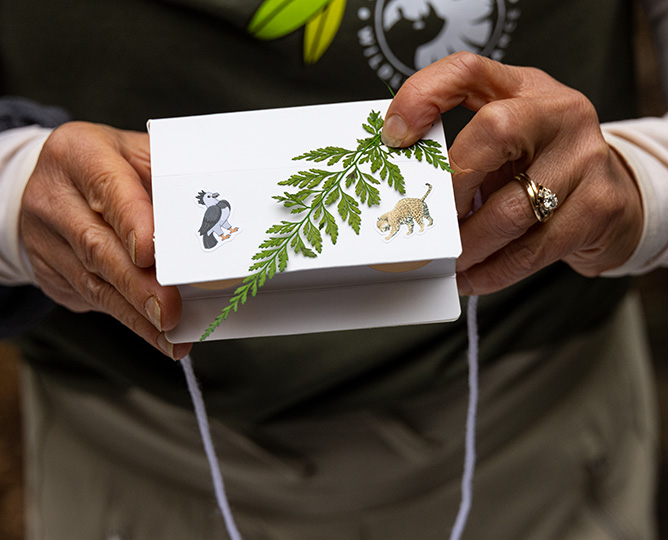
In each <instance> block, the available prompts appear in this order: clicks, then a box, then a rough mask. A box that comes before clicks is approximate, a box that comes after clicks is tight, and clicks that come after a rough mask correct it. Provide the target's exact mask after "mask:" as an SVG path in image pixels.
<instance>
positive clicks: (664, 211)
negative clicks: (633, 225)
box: [601, 118, 668, 277]
mask: <svg viewBox="0 0 668 540" xmlns="http://www.w3.org/2000/svg"><path fill="white" fill-rule="evenodd" d="M653 120H656V122H657V123H660V124H659V126H660V127H662V128H663V129H666V128H667V127H668V123H667V122H666V121H665V120H664V119H658V118H657V119H653ZM602 129H603V135H604V137H605V140H606V142H607V143H608V144H609V145H610V147H612V148H613V149H614V150H615V151H616V152H617V153H618V154H619V155H620V156H621V158H622V159H623V160H624V161H625V163H626V165H627V167H628V168H629V170H630V171H631V173H632V175H633V177H634V179H635V180H636V182H637V185H638V189H639V192H640V196H641V200H642V205H643V214H644V224H643V231H642V236H641V238H640V242H639V243H638V246H637V247H636V249H635V251H634V252H633V254H632V255H631V257H630V258H629V259H628V260H627V261H626V262H625V263H624V264H622V265H621V266H619V267H617V268H614V269H611V270H608V271H606V272H603V273H602V274H601V275H602V276H604V277H618V276H624V275H638V274H644V273H647V272H649V271H650V270H653V269H654V268H657V267H659V266H662V265H666V264H668V235H667V234H666V231H668V148H666V147H665V146H663V145H662V144H661V143H660V142H658V141H653V140H652V139H650V138H646V137H645V136H644V135H645V134H640V135H638V134H636V133H634V131H633V129H632V128H631V124H628V125H625V123H624V122H618V123H615V124H610V125H605V124H604V125H603V126H602Z"/></svg>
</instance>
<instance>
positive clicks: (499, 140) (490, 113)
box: [475, 100, 529, 162]
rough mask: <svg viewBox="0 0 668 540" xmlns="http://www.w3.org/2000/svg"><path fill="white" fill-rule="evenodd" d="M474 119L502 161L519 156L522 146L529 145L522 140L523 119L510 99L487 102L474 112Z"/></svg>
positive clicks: (511, 159)
mask: <svg viewBox="0 0 668 540" xmlns="http://www.w3.org/2000/svg"><path fill="white" fill-rule="evenodd" d="M475 121H476V122H477V123H478V127H479V129H480V130H481V132H483V133H485V140H486V141H488V142H487V144H488V145H489V146H491V147H493V149H494V151H495V153H496V154H497V155H498V156H499V157H500V158H502V159H503V160H504V162H505V161H514V160H516V159H518V158H520V157H521V156H522V154H523V152H524V147H525V146H529V145H528V144H526V142H525V141H523V140H522V137H521V133H522V123H523V120H522V119H521V118H520V116H519V115H518V111H517V109H516V108H515V107H514V105H513V102H511V101H508V100H500V101H492V102H490V103H487V104H486V105H484V106H483V107H482V108H481V109H480V110H479V111H478V112H477V113H476V120H475Z"/></svg>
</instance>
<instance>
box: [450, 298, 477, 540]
mask: <svg viewBox="0 0 668 540" xmlns="http://www.w3.org/2000/svg"><path fill="white" fill-rule="evenodd" d="M477 314H478V297H477V296H470V297H469V303H468V308H467V310H466V323H467V328H468V339H469V350H468V365H469V405H468V410H467V413H466V439H465V448H466V450H465V452H466V453H465V456H464V474H463V475H462V498H461V501H460V503H459V511H458V512H457V518H456V519H455V524H454V526H453V527H452V532H451V533H450V540H459V539H460V538H461V537H462V534H464V528H465V527H466V521H467V519H468V517H469V512H470V510H471V503H472V501H473V473H474V472H475V459H476V451H475V431H476V415H477V412H478V317H477Z"/></svg>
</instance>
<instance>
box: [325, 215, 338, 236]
mask: <svg viewBox="0 0 668 540" xmlns="http://www.w3.org/2000/svg"><path fill="white" fill-rule="evenodd" d="M324 219H325V223H326V224H325V234H328V235H329V237H330V238H331V239H332V244H336V241H337V240H338V238H339V226H338V225H337V224H336V219H335V218H334V216H333V215H332V214H330V213H329V212H328V211H327V210H325V215H324Z"/></svg>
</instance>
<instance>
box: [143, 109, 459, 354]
mask: <svg viewBox="0 0 668 540" xmlns="http://www.w3.org/2000/svg"><path fill="white" fill-rule="evenodd" d="M389 103H390V100H381V101H371V102H368V101H367V102H356V103H346V104H333V105H320V106H310V107H298V108H285V109H272V110H266V111H250V112H240V113H226V114H217V115H206V116H197V117H184V118H172V119H162V120H151V121H150V123H149V133H150V138H151V164H152V176H153V204H154V217H155V231H156V232H155V248H156V269H157V277H158V281H159V282H160V283H161V284H163V285H184V284H191V283H200V282H210V281H216V280H224V279H229V278H240V277H244V276H246V275H248V274H249V266H250V264H251V263H252V256H253V255H254V254H255V253H256V252H257V251H258V246H259V245H260V243H261V242H262V241H263V240H265V239H266V238H268V234H267V233H266V231H267V229H268V228H269V227H270V226H271V225H274V224H277V223H280V222H281V221H282V220H288V221H295V220H296V218H295V216H293V215H291V214H290V213H289V211H288V210H286V209H285V208H284V207H283V205H282V204H281V203H279V202H277V201H275V200H274V199H273V198H272V196H273V195H281V194H282V193H283V191H290V192H294V191H296V189H295V188H293V187H291V186H285V187H281V186H278V182H279V181H281V180H285V179H288V178H289V177H290V176H291V175H292V174H295V173H297V172H299V171H305V170H308V169H311V168H319V169H326V168H327V164H326V162H321V163H315V162H309V161H305V160H300V161H295V160H293V158H294V157H295V156H298V155H301V154H303V153H305V152H308V151H311V150H315V149H317V148H321V147H326V146H339V147H343V148H346V149H349V150H354V149H355V148H356V146H357V139H362V138H367V137H369V136H370V135H369V133H368V132H366V131H365V130H364V129H363V128H362V123H365V122H366V121H367V117H368V116H369V113H370V112H371V111H372V110H374V111H378V112H380V115H381V118H382V117H384V115H385V111H386V109H387V106H388V105H389ZM425 138H429V139H433V140H436V141H438V142H439V143H441V145H442V147H443V149H445V137H444V134H443V129H442V126H440V123H439V125H436V126H435V127H434V128H432V130H431V131H430V133H428V134H427V135H426V136H425ZM392 161H393V162H394V163H396V164H397V165H398V166H399V167H400V169H401V172H402V174H403V176H404V179H405V183H406V192H405V194H400V193H398V192H397V191H396V190H394V189H392V188H390V187H388V186H387V184H386V183H385V182H383V183H382V184H381V185H379V186H376V187H377V188H378V189H379V190H380V196H381V204H380V206H374V207H367V206H366V205H361V209H362V216H361V217H362V227H361V230H360V233H359V235H357V234H356V233H355V232H354V231H353V230H352V228H350V226H349V225H347V224H346V223H343V222H342V220H341V218H340V217H339V216H338V213H337V212H336V208H335V206H336V205H334V207H333V208H332V209H331V212H332V214H334V215H335V217H336V219H337V223H338V227H339V237H338V241H337V243H336V245H332V243H331V242H330V240H329V237H327V236H325V235H323V236H324V238H323V249H322V253H320V254H319V255H318V257H317V258H315V259H312V258H306V257H304V256H302V255H295V254H294V253H292V252H291V253H290V258H289V263H288V268H287V269H286V271H285V272H284V273H282V274H279V273H277V274H276V276H275V277H274V279H273V280H270V281H268V282H267V284H266V285H265V286H264V287H262V288H261V289H260V292H259V293H258V295H257V296H256V297H254V298H251V299H249V301H248V303H247V304H246V305H245V306H242V307H241V308H240V311H239V313H236V314H232V315H231V316H230V317H229V319H228V320H227V321H225V322H223V326H224V327H225V329H224V330H223V329H219V330H218V331H216V333H215V334H214V335H213V336H212V338H214V339H215V338H226V337H244V336H251V335H275V334H283V333H297V332H314V331H325V330H335V329H342V328H346V329H349V328H360V327H362V328H363V327H374V326H382V325H395V324H411V323H414V322H429V321H436V320H439V321H440V320H450V319H452V318H456V317H457V316H458V315H459V301H458V299H457V298H456V285H455V282H454V278H453V273H454V264H450V263H452V262H453V261H454V259H455V258H456V257H457V256H458V255H459V253H460V251H461V245H460V240H459V231H458V225H457V216H456V210H455V206H454V196H453V191H452V180H451V177H450V175H449V174H448V173H446V172H445V171H442V170H441V169H438V168H435V167H433V166H432V165H430V164H428V163H426V162H424V161H423V162H418V161H417V160H415V159H414V158H413V159H409V158H406V157H405V156H403V155H397V156H393V158H392ZM338 166H339V167H340V164H339V165H338ZM363 167H364V166H363ZM426 184H431V186H432V189H431V191H430V192H429V195H428V197H427V198H426V199H425V201H426V203H427V204H428V207H429V211H430V213H431V216H432V217H433V224H432V225H431V226H427V222H425V226H426V227H425V230H424V231H423V232H420V231H419V227H418V226H417V225H416V226H415V229H414V233H413V234H412V235H410V236H408V235H407V231H408V229H407V227H406V226H403V227H401V229H400V230H399V232H398V233H397V234H396V236H394V237H393V238H392V239H391V240H389V241H388V240H386V239H385V237H386V236H387V233H382V234H381V232H380V231H379V230H378V228H377V227H376V220H377V218H378V217H379V216H380V215H381V214H383V213H385V212H387V211H389V210H391V209H392V208H394V205H395V204H396V203H397V202H398V201H399V200H400V199H402V198H405V197H411V198H418V199H419V198H421V197H423V196H424V195H425V193H426V192H427V186H426ZM348 191H349V192H350V193H351V194H354V188H351V189H350V190H348ZM207 192H208V193H210V194H213V195H216V196H217V197H218V198H217V200H218V201H220V200H223V199H224V200H225V201H227V203H228V206H229V209H228V211H229V212H230V214H229V217H228V221H227V223H226V225H225V227H231V229H230V230H232V231H234V232H232V233H230V234H229V238H227V239H226V240H223V241H219V242H218V243H217V244H216V246H215V247H214V248H211V249H208V248H206V247H205V246H204V244H203V237H202V235H201V234H200V233H199V232H198V231H199V230H200V227H201V226H202V223H203V219H204V214H205V212H206V206H205V205H203V204H202V201H201V200H199V201H198V195H200V199H201V195H202V194H204V193H207ZM226 232H227V231H226V230H222V232H221V234H222V235H225V233H226ZM216 238H224V236H220V237H216ZM423 260H434V261H450V263H445V264H440V265H439V264H435V263H432V264H431V265H428V267H426V268H427V270H424V271H423V272H422V273H421V274H420V273H414V272H406V273H405V274H406V275H403V276H399V275H398V274H395V275H394V276H392V275H382V274H384V273H380V272H376V271H371V272H370V271H369V270H368V268H367V266H366V265H370V264H378V263H396V262H402V261H423ZM318 270H320V272H318ZM409 274H410V275H409ZM290 275H294V276H295V279H290V278H289V276H290ZM381 275H382V277H381ZM295 280H297V282H298V283H300V284H301V285H302V287H298V288H297V289H295V288H294V287H293V286H292V285H291V283H293V282H294V281H295ZM300 288H301V290H299V289H300ZM188 289H191V288H190V287H188V288H184V289H183V290H184V295H185V297H186V298H185V299H184V316H183V320H182V323H181V324H180V326H179V328H178V329H177V330H176V331H175V332H173V333H171V334H170V336H169V337H170V339H173V340H175V341H192V340H193V339H198V338H199V336H200V335H201V334H202V332H203V331H204V329H206V327H208V325H209V324H210V323H211V321H212V320H213V318H214V317H215V316H216V315H217V314H218V313H219V312H220V310H221V309H222V308H223V307H224V306H225V305H227V299H228V298H229V296H230V294H231V293H233V291H234V289H231V290H229V291H227V292H226V293H221V292H220V291H214V292H211V291H207V292H203V293H202V292H200V291H199V290H198V291H196V292H195V294H194V295H193V294H190V293H189V292H188ZM409 291H413V294H415V295H417V297H420V298H422V299H423V302H411V306H412V307H411V309H410V310H406V308H405V306H404V307H401V304H400V301H399V297H400V296H402V295H403V294H405V293H406V294H407V293H408V292H409ZM436 291H438V295H439V297H433V296H431V295H433V294H436ZM400 292H401V294H400ZM226 295H227V296H226ZM285 295H289V299H290V300H289V301H286V296H285ZM393 296H397V298H396V299H394V300H393ZM440 297H442V298H444V299H445V298H447V301H448V302H450V303H451V304H452V305H449V306H448V308H447V309H445V308H444V307H443V306H442V305H441V304H442V302H441V298H440ZM309 299H310V300H309ZM356 299H357V300H356ZM369 303H371V305H368V306H367V304H369ZM310 304H313V305H314V306H315V305H318V304H320V305H324V306H327V309H323V308H322V307H321V308H318V309H316V308H315V307H314V308H313V309H309V307H308V306H309V305H310ZM286 305H287V306H292V307H289V308H286V307H285V306H286ZM374 306H375V307H374ZM393 306H394V308H395V310H397V314H396V315H392V316H387V315H385V316H382V317H380V316H378V313H379V312H383V311H387V310H389V311H392V307H393ZM279 308H280V309H279ZM286 309H288V311H287V312H286V311H285V310H286ZM314 310H315V311H314ZM325 311H326V312H327V314H326V315H325V313H324V312H325ZM352 311H354V312H355V314H356V315H355V316H353V317H351V315H350V313H348V315H347V316H345V313H346V312H352ZM399 312H403V313H399ZM343 319H346V320H345V321H344V320H343Z"/></svg>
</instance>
